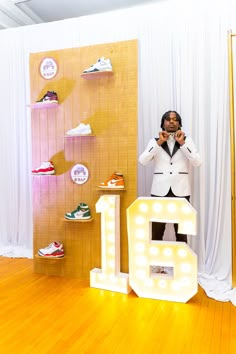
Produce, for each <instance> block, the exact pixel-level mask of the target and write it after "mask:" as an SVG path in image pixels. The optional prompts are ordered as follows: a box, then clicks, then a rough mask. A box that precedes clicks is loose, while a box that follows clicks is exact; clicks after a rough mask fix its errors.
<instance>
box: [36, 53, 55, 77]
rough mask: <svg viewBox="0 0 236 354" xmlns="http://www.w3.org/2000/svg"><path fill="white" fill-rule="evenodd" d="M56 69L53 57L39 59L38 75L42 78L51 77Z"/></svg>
mask: <svg viewBox="0 0 236 354" xmlns="http://www.w3.org/2000/svg"><path fill="white" fill-rule="evenodd" d="M57 70H58V67H57V63H56V61H55V60H54V59H53V58H44V59H43V60H42V61H41V64H40V67H39V71H40V75H41V76H42V77H43V78H44V79H46V80H50V79H52V78H53V77H54V76H56V74H57Z"/></svg>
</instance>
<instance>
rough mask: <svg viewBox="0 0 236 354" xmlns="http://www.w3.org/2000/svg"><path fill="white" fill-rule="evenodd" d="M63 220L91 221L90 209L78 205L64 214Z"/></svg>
mask: <svg viewBox="0 0 236 354" xmlns="http://www.w3.org/2000/svg"><path fill="white" fill-rule="evenodd" d="M64 216H65V218H66V219H68V220H89V219H91V214H90V209H89V207H88V205H87V204H85V203H80V204H79V205H78V206H77V208H76V209H75V210H74V211H72V212H71V213H66V214H65V215H64Z"/></svg>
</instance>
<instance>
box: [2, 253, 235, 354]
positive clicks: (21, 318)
mask: <svg viewBox="0 0 236 354" xmlns="http://www.w3.org/2000/svg"><path fill="white" fill-rule="evenodd" d="M0 321H1V322H0V353H1V354H8V353H9V354H10V353H11V354H26V353H27V354H28V353H30V354H41V353H42V354H54V353H60V354H67V353H76V354H84V353H86V354H87V353H89V354H151V353H153V354H180V353H181V354H235V353H236V307H235V306H233V305H232V303H230V302H227V303H223V302H218V301H215V300H213V299H210V298H208V297H207V296H206V295H205V293H204V291H203V290H202V289H201V288H200V287H199V291H198V293H197V295H195V296H194V297H193V298H192V299H191V300H190V301H189V302H188V303H187V304H182V303H174V302H166V301H158V300H150V299H142V298H138V297H137V296H136V294H135V293H134V292H131V293H130V294H129V295H124V294H120V293H113V292H109V291H103V290H99V289H92V288H90V287H89V282H88V281H84V280H83V281H81V280H79V279H68V278H59V277H49V276H45V275H40V274H34V273H33V261H32V260H30V259H11V258H4V257H0Z"/></svg>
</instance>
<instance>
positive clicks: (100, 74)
mask: <svg viewBox="0 0 236 354" xmlns="http://www.w3.org/2000/svg"><path fill="white" fill-rule="evenodd" d="M110 76H113V71H102V72H99V71H98V72H94V73H83V74H81V75H80V77H82V78H83V79H86V80H94V79H101V78H103V77H110Z"/></svg>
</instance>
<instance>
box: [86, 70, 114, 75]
mask: <svg viewBox="0 0 236 354" xmlns="http://www.w3.org/2000/svg"><path fill="white" fill-rule="evenodd" d="M106 71H109V72H111V71H112V69H105V70H91V71H83V74H91V73H104V72H106Z"/></svg>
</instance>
